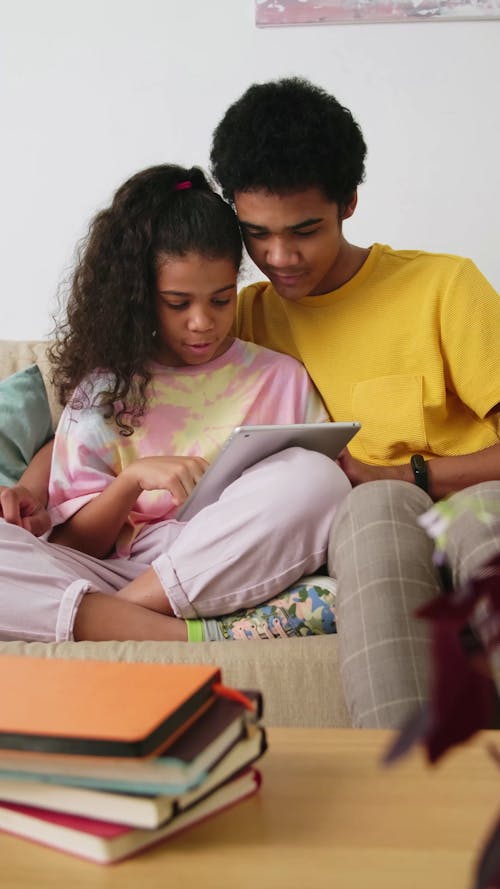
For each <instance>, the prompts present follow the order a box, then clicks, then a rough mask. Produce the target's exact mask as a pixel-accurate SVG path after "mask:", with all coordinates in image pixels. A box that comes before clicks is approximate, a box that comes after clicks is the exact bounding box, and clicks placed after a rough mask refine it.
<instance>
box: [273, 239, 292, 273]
mask: <svg viewBox="0 0 500 889" xmlns="http://www.w3.org/2000/svg"><path fill="white" fill-rule="evenodd" d="M266 261H267V264H268V265H270V266H272V267H273V268H275V269H282V268H287V267H290V266H293V265H297V263H298V262H299V255H298V253H297V251H296V250H294V249H292V247H291V246H290V245H288V244H287V243H286V242H285V241H284V240H282V239H281V238H273V240H271V241H270V243H269V244H268V245H267V254H266Z"/></svg>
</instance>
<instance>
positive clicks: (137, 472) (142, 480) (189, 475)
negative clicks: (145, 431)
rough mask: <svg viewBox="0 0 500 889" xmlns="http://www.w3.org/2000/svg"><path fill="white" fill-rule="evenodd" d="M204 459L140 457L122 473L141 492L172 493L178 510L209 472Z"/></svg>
mask: <svg viewBox="0 0 500 889" xmlns="http://www.w3.org/2000/svg"><path fill="white" fill-rule="evenodd" d="M207 468H208V463H207V461H206V460H204V459H203V457H141V459H140V460H136V461H135V462H134V463H132V464H131V465H130V466H128V467H127V469H125V470H124V471H123V472H122V476H123V475H126V476H128V477H129V478H132V479H133V480H134V482H135V483H136V484H137V486H138V488H139V493H140V492H142V491H169V492H170V494H171V496H172V500H173V502H174V503H175V505H176V506H180V504H181V503H184V501H185V500H186V498H187V497H188V495H189V494H190V493H191V491H192V490H193V488H194V486H195V485H196V483H197V482H199V480H200V478H201V477H202V475H204V473H205V472H206V470H207Z"/></svg>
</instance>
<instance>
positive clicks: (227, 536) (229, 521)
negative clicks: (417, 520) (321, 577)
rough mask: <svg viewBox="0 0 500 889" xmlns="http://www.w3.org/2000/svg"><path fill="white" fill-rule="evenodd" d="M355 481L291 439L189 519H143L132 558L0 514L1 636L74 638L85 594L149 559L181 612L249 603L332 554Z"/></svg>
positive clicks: (111, 589)
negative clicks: (65, 541) (87, 547)
mask: <svg viewBox="0 0 500 889" xmlns="http://www.w3.org/2000/svg"><path fill="white" fill-rule="evenodd" d="M350 489H351V485H350V483H349V480H348V479H347V477H346V476H345V474H344V473H343V472H342V470H341V469H340V468H339V467H338V466H337V464H336V463H334V462H333V461H332V460H329V459H328V457H324V456H323V455H321V454H317V453H315V452H312V451H305V450H303V449H301V448H289V449H288V450H286V451H282V452H280V453H279V454H275V455H274V456H272V457H268V458H267V459H266V460H263V461H261V462H260V463H258V464H256V465H255V466H253V467H252V468H251V469H248V470H247V471H246V472H244V473H243V475H242V476H241V477H240V478H239V479H237V480H236V481H235V482H233V484H232V485H229V487H228V488H227V489H226V490H225V491H224V493H223V494H222V496H221V497H220V499H219V500H218V501H217V503H214V504H212V506H209V507H207V508H205V509H203V510H202V511H201V512H200V513H198V515H196V516H195V517H194V518H193V519H191V520H190V521H189V522H177V521H175V520H170V521H166V522H161V523H158V524H156V525H150V526H148V527H147V528H145V529H144V530H143V531H142V532H141V534H140V535H139V536H138V537H137V539H136V541H135V542H134V545H133V549H132V553H131V556H130V557H129V558H126V559H125V558H109V559H95V558H93V557H92V556H88V555H85V554H84V553H80V552H78V551H76V550H73V549H70V548H69V547H65V546H61V545H58V544H54V543H48V542H47V541H45V540H40V539H38V538H36V537H33V536H32V535H31V534H29V533H28V532H26V531H24V530H23V529H22V528H18V527H17V526H15V525H8V524H6V523H5V522H4V521H3V520H0V639H1V640H11V639H22V640H28V641H35V640H38V641H46V642H51V641H63V640H68V639H72V638H73V624H74V620H75V615H76V612H77V609H78V606H79V604H80V602H81V600H82V597H83V596H84V595H85V593H87V592H89V591H91V590H98V591H100V592H104V593H111V594H112V593H115V592H116V591H117V590H119V589H121V588H122V587H123V586H125V584H127V583H129V582H130V581H132V580H134V579H135V578H137V577H138V576H139V575H141V574H142V573H143V572H144V571H145V570H146V569H147V568H148V567H149V566H150V565H153V568H154V570H155V571H156V573H157V575H158V577H159V579H160V581H161V583H162V585H163V587H164V589H165V592H166V594H167V595H168V597H169V600H170V603H171V605H172V608H173V610H174V613H175V614H176V616H177V617H182V618H195V617H214V616H217V615H221V614H228V613H230V612H232V611H237V610H240V609H242V608H247V607H248V608H250V607H252V606H254V605H256V604H258V603H259V602H264V601H266V600H267V599H269V598H271V596H273V595H275V594H277V593H279V592H281V591H282V590H283V589H285V588H286V587H287V586H288V585H289V584H291V583H293V582H294V581H295V580H297V579H298V578H299V577H301V576H302V575H304V574H310V573H311V572H313V571H315V570H316V569H317V568H318V567H319V566H320V565H322V564H323V563H324V562H326V554H327V547H328V537H329V533H330V527H331V524H332V520H333V517H334V515H335V511H336V508H337V506H338V504H339V503H340V502H341V501H342V500H343V499H344V497H345V496H346V495H347V494H348V493H349V491H350Z"/></svg>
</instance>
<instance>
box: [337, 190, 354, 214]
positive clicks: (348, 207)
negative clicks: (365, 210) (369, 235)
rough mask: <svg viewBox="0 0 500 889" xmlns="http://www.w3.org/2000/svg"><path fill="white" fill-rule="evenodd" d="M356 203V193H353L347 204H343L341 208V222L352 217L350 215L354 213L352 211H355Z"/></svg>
mask: <svg viewBox="0 0 500 889" xmlns="http://www.w3.org/2000/svg"><path fill="white" fill-rule="evenodd" d="M357 203H358V192H357V191H355V192H353V194H352V196H351V198H350V199H349V201H348V203H347V204H344V205H343V206H342V207H341V213H340V218H341V219H342V220H344V219H349V217H350V216H352V214H353V213H354V211H355V209H356V205H357Z"/></svg>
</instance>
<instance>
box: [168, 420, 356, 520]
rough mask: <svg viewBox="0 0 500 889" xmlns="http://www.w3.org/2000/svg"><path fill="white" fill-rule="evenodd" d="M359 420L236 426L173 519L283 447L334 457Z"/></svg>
mask: <svg viewBox="0 0 500 889" xmlns="http://www.w3.org/2000/svg"><path fill="white" fill-rule="evenodd" d="M360 428H361V424H360V423H297V424H294V425H290V426H237V427H236V429H234V430H233V432H232V433H231V435H230V436H229V438H228V439H227V441H226V442H225V444H224V445H223V447H222V450H221V451H220V453H219V454H218V455H217V457H216V458H215V460H214V461H213V463H211V464H210V466H209V467H208V469H207V471H206V472H205V475H203V476H202V477H201V479H200V481H199V482H198V483H197V485H196V487H195V488H194V489H193V491H192V492H191V494H190V495H189V497H188V498H187V500H185V501H184V503H183V504H182V505H181V506H180V507H179V509H178V510H177V512H176V514H175V518H176V519H179V520H182V521H183V522H187V521H189V519H192V518H193V516H194V515H196V513H197V512H199V511H200V509H204V508H205V506H210V504H211V503H215V501H216V500H218V499H219V497H220V495H221V494H222V492H223V491H224V489H225V488H227V486H228V485H230V484H231V483H232V482H234V481H236V479H237V478H239V477H240V475H241V473H242V472H244V471H245V469H248V468H249V467H250V466H253V465H254V463H258V462H259V460H264V458H265V457H270V456H271V454H276V453H277V452H278V451H283V450H285V448H293V447H300V448H306V450H308V451H319V452H320V453H321V454H326V456H327V457H330V458H331V459H332V460H335V459H336V458H337V457H338V455H339V453H340V451H341V450H342V448H344V447H345V446H346V444H347V443H348V442H349V441H350V440H351V438H352V437H353V435H355V434H356V432H357V431H358V429H360Z"/></svg>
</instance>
